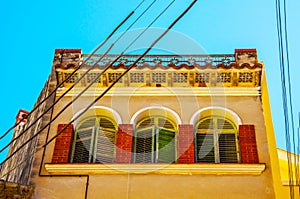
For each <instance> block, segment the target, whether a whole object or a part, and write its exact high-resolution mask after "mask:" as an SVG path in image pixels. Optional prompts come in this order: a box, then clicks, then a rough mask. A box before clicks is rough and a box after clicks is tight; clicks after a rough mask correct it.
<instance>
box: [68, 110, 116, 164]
mask: <svg viewBox="0 0 300 199" xmlns="http://www.w3.org/2000/svg"><path fill="white" fill-rule="evenodd" d="M116 135H117V125H116V124H115V123H114V122H113V121H112V120H110V119H109V118H107V117H101V116H98V117H91V118H88V119H86V120H84V121H83V122H82V123H81V124H79V125H78V127H77V128H76V132H75V135H74V142H73V151H72V162H74V163H76V162H89V163H91V162H101V163H112V162H113V161H114V157H115V143H116V137H117V136H116Z"/></svg>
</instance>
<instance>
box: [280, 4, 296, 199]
mask: <svg viewBox="0 0 300 199" xmlns="http://www.w3.org/2000/svg"><path fill="white" fill-rule="evenodd" d="M283 16H284V22H283V23H284V31H285V37H284V38H283V34H282V30H283V25H282V16H281V2H280V0H276V19H277V34H278V46H279V65H280V71H281V83H282V103H283V110H284V123H285V136H286V147H287V159H288V174H289V185H290V186H289V188H290V197H291V198H294V186H293V184H292V183H293V179H294V175H293V165H292V157H291V153H290V152H291V140H290V132H289V130H290V125H289V114H290V113H289V109H288V99H287V96H288V93H287V88H286V71H285V55H286V56H287V57H286V58H287V63H288V70H287V73H288V82H287V83H288V86H289V91H291V90H290V87H291V85H290V78H289V77H290V75H289V60H288V58H289V56H288V40H287V28H286V2H285V0H284V10H283ZM284 39H285V41H284ZM284 42H285V43H284ZM284 44H285V47H286V48H285V51H284ZM284 52H285V53H286V54H285V53H284ZM289 94H290V95H289V99H290V102H291V93H289ZM290 105H291V104H290ZM291 116H292V114H291ZM292 121H293V120H292ZM292 129H293V128H292ZM293 141H294V132H293ZM296 178H297V177H296Z"/></svg>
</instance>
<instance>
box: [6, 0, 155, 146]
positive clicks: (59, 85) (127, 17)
mask: <svg viewBox="0 0 300 199" xmlns="http://www.w3.org/2000/svg"><path fill="white" fill-rule="evenodd" d="M144 1H145V0H142V1H141V2H140V4H139V5H138V6H137V7H136V8H135V9H134V10H133V11H131V12H130V13H129V14H128V15H127V16H126V17H125V19H123V21H122V22H121V23H120V24H119V25H118V26H117V27H115V29H114V30H113V31H112V32H111V33H110V34H109V36H108V37H107V38H106V39H105V40H104V41H103V42H102V43H101V44H100V45H99V46H98V47H97V48H95V49H94V50H93V51H92V53H91V54H90V55H89V56H88V57H87V58H86V59H85V60H84V62H83V63H82V64H80V66H78V68H76V69H75V70H74V71H73V72H72V73H71V74H70V75H69V76H68V77H67V78H66V79H64V80H63V81H62V82H61V83H60V84H58V85H57V86H56V88H55V89H54V90H53V91H52V92H51V93H50V94H49V95H48V96H47V97H45V98H44V99H43V100H42V101H40V102H39V103H38V104H37V105H36V106H34V107H33V109H32V110H31V111H30V112H29V113H28V114H27V117H29V115H31V114H32V113H33V112H34V111H35V110H37V108H38V107H39V106H40V105H41V104H43V103H44V102H45V101H46V100H47V99H48V98H49V97H50V96H52V95H53V93H55V92H56V90H57V89H58V88H60V87H61V86H62V85H63V84H64V83H65V82H66V81H67V80H68V79H70V78H71V77H72V75H74V74H75V73H76V72H77V71H78V70H79V69H80V68H81V67H82V66H83V65H85V64H86V63H87V61H88V60H89V59H90V58H91V57H92V56H93V55H94V54H95V53H96V52H97V51H98V50H99V49H100V48H101V47H102V46H103V45H104V44H105V43H106V42H107V41H108V40H109V39H110V38H111V37H112V36H113V35H114V34H115V32H116V31H117V30H118V29H119V28H120V27H121V26H122V25H123V24H124V23H125V22H126V21H127V20H128V19H129V18H130V17H131V16H132V15H133V14H134V12H135V11H136V10H137V9H138V8H139V7H140V6H141V5H142V4H143V3H144ZM155 1H156V0H155ZM21 122H22V120H20V121H19V122H17V123H15V124H14V125H13V126H12V127H10V128H9V129H8V130H7V131H6V132H5V133H4V134H3V135H1V136H0V140H1V139H3V138H4V137H6V136H7V135H8V133H9V132H10V131H11V130H13V129H14V128H15V127H16V126H18V125H19V124H20V123H21Z"/></svg>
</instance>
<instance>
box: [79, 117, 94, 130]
mask: <svg viewBox="0 0 300 199" xmlns="http://www.w3.org/2000/svg"><path fill="white" fill-rule="evenodd" d="M96 125H97V121H96V118H90V119H88V120H86V121H84V122H83V123H82V124H81V125H80V127H79V129H78V130H81V129H85V128H91V127H94V126H96Z"/></svg>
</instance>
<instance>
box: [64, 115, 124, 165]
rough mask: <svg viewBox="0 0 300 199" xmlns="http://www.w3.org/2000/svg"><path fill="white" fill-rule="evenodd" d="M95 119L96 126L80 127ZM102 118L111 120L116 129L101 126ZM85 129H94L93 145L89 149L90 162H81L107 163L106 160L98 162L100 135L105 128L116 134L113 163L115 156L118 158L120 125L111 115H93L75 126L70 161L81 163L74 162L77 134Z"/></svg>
mask: <svg viewBox="0 0 300 199" xmlns="http://www.w3.org/2000/svg"><path fill="white" fill-rule="evenodd" d="M93 118H94V120H95V124H96V125H95V126H91V127H85V128H83V129H80V127H81V126H82V125H83V124H84V123H85V122H87V121H88V120H91V119H93ZM101 119H106V120H108V121H109V122H111V123H112V124H113V126H114V130H111V128H104V127H101V126H100V125H101V124H100V120H101ZM85 129H92V135H91V146H90V150H89V157H88V162H80V163H105V162H101V161H100V162H97V145H98V144H99V143H98V136H99V134H100V133H101V131H103V130H105V131H111V132H114V133H115V136H114V143H113V153H112V157H111V158H112V161H111V163H113V162H114V160H115V158H116V143H117V136H118V125H117V123H116V122H115V121H114V120H112V119H111V118H109V117H106V116H100V115H98V116H92V117H88V118H85V119H84V120H82V121H81V122H80V123H79V124H78V125H77V126H76V128H75V131H74V134H73V140H72V148H71V158H70V162H71V163H79V162H74V157H75V147H76V142H77V134H78V132H80V131H81V130H85Z"/></svg>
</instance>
